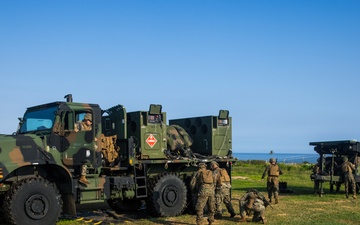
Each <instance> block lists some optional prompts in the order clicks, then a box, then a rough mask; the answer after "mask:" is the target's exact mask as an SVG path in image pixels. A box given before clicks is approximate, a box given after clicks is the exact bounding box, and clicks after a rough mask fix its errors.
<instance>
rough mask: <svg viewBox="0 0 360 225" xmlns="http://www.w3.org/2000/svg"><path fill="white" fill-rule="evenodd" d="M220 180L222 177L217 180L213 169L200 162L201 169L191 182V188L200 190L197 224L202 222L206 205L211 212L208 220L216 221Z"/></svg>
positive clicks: (197, 204)
mask: <svg viewBox="0 0 360 225" xmlns="http://www.w3.org/2000/svg"><path fill="white" fill-rule="evenodd" d="M220 182H221V181H220V179H218V180H215V177H214V176H213V173H212V171H211V170H208V169H207V168H206V164H205V163H199V170H198V171H197V172H196V174H195V175H194V176H193V178H192V180H191V182H190V187H191V189H192V190H197V191H198V194H197V201H196V205H195V210H196V224H197V225H200V224H202V220H203V217H204V208H205V205H206V206H207V208H208V212H209V216H208V222H209V224H213V223H214V214H215V185H219V184H218V183H220Z"/></svg>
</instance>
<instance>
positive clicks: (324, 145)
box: [309, 140, 360, 196]
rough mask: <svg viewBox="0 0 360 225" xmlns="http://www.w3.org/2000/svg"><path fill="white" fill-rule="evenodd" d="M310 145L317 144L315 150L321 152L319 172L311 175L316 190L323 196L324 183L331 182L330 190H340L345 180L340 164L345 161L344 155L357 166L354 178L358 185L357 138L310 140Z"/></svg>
mask: <svg viewBox="0 0 360 225" xmlns="http://www.w3.org/2000/svg"><path fill="white" fill-rule="evenodd" d="M309 145H312V146H315V147H314V150H315V151H316V152H317V153H318V154H319V158H318V160H317V161H318V166H319V167H318V172H317V173H314V174H312V175H311V179H312V180H313V181H314V188H315V189H317V190H315V192H316V193H317V194H319V195H320V196H322V195H323V194H324V187H323V185H324V183H329V185H330V192H333V191H334V187H335V189H336V192H339V189H340V187H341V184H342V183H343V182H344V181H343V176H342V173H341V168H340V165H341V164H342V163H343V157H347V158H348V159H349V161H350V162H351V163H353V164H354V165H355V167H356V170H355V171H354V178H355V181H356V183H357V187H358V185H359V183H360V168H359V167H358V165H359V162H360V157H358V155H359V153H360V142H358V141H356V140H342V141H322V142H310V143H309Z"/></svg>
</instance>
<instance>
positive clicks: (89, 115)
mask: <svg viewBox="0 0 360 225" xmlns="http://www.w3.org/2000/svg"><path fill="white" fill-rule="evenodd" d="M84 120H90V121H91V122H92V115H91V113H86V114H85V116H84Z"/></svg>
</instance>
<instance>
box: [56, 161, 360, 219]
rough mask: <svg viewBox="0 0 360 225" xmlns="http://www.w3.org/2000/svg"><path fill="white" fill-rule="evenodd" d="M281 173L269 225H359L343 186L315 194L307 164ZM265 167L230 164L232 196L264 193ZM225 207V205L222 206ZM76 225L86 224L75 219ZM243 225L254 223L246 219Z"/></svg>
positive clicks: (355, 209)
mask: <svg viewBox="0 0 360 225" xmlns="http://www.w3.org/2000/svg"><path fill="white" fill-rule="evenodd" d="M280 166H281V168H282V170H283V172H284V174H283V175H282V176H281V177H280V182H286V183H287V188H288V190H290V191H292V193H280V197H279V204H276V205H272V206H273V208H271V207H267V209H266V212H265V215H266V218H267V220H268V224H284V225H292V224H293V225H307V224H309V225H310V224H311V225H314V224H315V225H316V224H319V225H320V224H324V225H325V224H326V225H331V224H334V225H340V224H344V225H345V224H346V225H357V224H360V211H359V205H358V202H359V199H356V200H354V199H352V198H349V199H346V198H345V193H344V187H343V186H342V187H341V190H340V193H329V184H325V186H324V187H325V195H324V196H323V197H319V196H318V195H315V194H314V191H313V183H312V181H311V180H310V174H311V167H312V165H309V164H301V165H300V164H294V165H285V164H280ZM264 168H265V163H264V162H262V161H251V163H250V162H238V163H237V164H236V165H235V166H234V167H233V173H232V176H233V189H232V198H233V199H239V198H240V197H241V196H242V195H243V194H245V193H246V191H247V190H248V189H249V188H256V189H257V190H258V191H260V192H262V193H263V194H264V195H265V196H267V192H266V182H265V181H261V175H262V173H263V170H264ZM232 203H233V205H234V208H235V210H236V212H237V214H238V213H239V204H238V201H237V200H233V201H232ZM224 208H225V207H224ZM239 219H240V217H239V215H237V216H236V217H235V218H230V215H229V214H228V213H227V212H225V213H224V215H223V219H221V220H216V222H215V224H219V225H225V224H238V223H239ZM73 223H74V221H60V222H59V223H58V224H59V225H67V224H73ZM123 223H125V224H145V225H154V224H180V225H187V224H195V215H189V214H185V215H182V216H179V217H169V218H151V217H149V216H146V215H143V217H142V218H137V219H128V220H126V219H125V220H121V222H119V223H111V224H123ZM77 224H87V223H84V222H77ZM246 224H255V223H251V222H247V223H246Z"/></svg>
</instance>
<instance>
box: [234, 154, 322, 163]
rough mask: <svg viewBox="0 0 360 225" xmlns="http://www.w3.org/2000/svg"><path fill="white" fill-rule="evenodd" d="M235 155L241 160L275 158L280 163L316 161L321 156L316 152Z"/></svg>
mask: <svg viewBox="0 0 360 225" xmlns="http://www.w3.org/2000/svg"><path fill="white" fill-rule="evenodd" d="M233 157H235V158H237V159H238V160H240V161H248V160H264V161H269V159H270V158H275V159H276V161H277V162H278V163H287V164H288V163H289V164H290V163H313V164H314V163H316V162H317V158H318V157H319V155H318V154H316V153H305V154H301V153H271V154H270V153H242V152H233Z"/></svg>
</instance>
